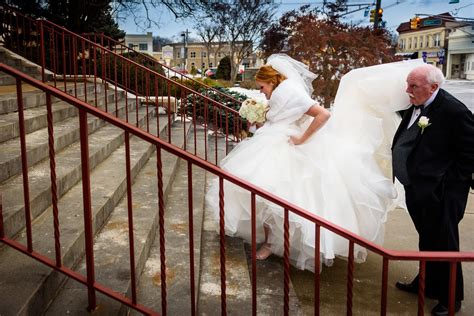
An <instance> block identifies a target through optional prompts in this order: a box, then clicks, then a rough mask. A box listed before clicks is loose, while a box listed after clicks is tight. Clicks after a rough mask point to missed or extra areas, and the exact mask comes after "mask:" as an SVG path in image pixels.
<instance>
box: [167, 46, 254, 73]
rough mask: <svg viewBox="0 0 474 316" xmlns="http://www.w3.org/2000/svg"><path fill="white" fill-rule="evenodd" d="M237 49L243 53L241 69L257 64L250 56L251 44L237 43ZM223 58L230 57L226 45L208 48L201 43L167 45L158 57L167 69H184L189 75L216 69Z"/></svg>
mask: <svg viewBox="0 0 474 316" xmlns="http://www.w3.org/2000/svg"><path fill="white" fill-rule="evenodd" d="M237 48H238V50H240V49H243V50H244V52H245V53H244V59H243V60H242V61H241V62H240V66H241V67H243V68H248V67H253V66H254V65H255V64H256V63H257V60H256V57H255V55H253V54H252V43H251V42H238V43H237ZM225 56H230V45H229V44H227V43H215V44H212V45H210V46H209V47H208V46H206V44H205V43H203V42H194V43H186V44H184V43H172V44H168V45H166V46H164V47H163V48H162V51H161V56H160V57H161V58H162V61H163V62H164V64H166V65H167V66H168V67H173V68H176V69H179V70H184V69H185V70H186V71H187V72H188V73H190V72H192V71H198V72H202V71H204V70H206V69H209V68H217V66H218V65H219V62H220V61H221V59H222V58H224V57H225ZM235 62H237V60H235Z"/></svg>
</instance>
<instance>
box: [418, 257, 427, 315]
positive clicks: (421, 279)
mask: <svg viewBox="0 0 474 316" xmlns="http://www.w3.org/2000/svg"><path fill="white" fill-rule="evenodd" d="M425 275H426V261H424V260H421V261H420V271H419V273H418V316H423V315H424V314H425V313H424V305H425Z"/></svg>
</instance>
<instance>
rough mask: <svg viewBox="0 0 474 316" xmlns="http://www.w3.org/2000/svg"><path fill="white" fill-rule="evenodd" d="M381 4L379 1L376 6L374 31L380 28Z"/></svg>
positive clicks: (379, 0)
mask: <svg viewBox="0 0 474 316" xmlns="http://www.w3.org/2000/svg"><path fill="white" fill-rule="evenodd" d="M381 2H382V0H377V3H376V4H375V19H374V30H377V29H378V28H379V22H380V7H381Z"/></svg>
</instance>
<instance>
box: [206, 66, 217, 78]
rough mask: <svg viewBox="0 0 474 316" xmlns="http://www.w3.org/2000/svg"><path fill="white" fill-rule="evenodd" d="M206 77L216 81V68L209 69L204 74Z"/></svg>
mask: <svg viewBox="0 0 474 316" xmlns="http://www.w3.org/2000/svg"><path fill="white" fill-rule="evenodd" d="M204 74H205V75H206V77H209V78H211V79H216V74H217V68H209V69H208V70H206V71H205V72H204Z"/></svg>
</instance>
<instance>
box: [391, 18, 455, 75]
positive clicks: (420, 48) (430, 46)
mask: <svg viewBox="0 0 474 316" xmlns="http://www.w3.org/2000/svg"><path fill="white" fill-rule="evenodd" d="M459 24H460V23H458V22H456V21H455V19H454V18H453V17H452V16H451V15H450V14H449V13H443V14H440V15H436V16H430V17H427V18H424V19H420V24H419V26H418V27H417V28H416V29H412V28H411V26H410V22H404V23H402V24H400V25H399V26H398V28H397V32H398V33H399V38H398V48H397V55H399V56H404V57H408V56H409V57H410V58H423V60H424V61H425V62H426V63H428V64H432V65H434V66H436V67H438V68H440V69H441V70H442V71H443V73H444V74H446V71H447V66H446V64H447V61H446V57H447V51H448V35H449V32H450V30H451V28H453V27H455V26H456V25H459Z"/></svg>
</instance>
